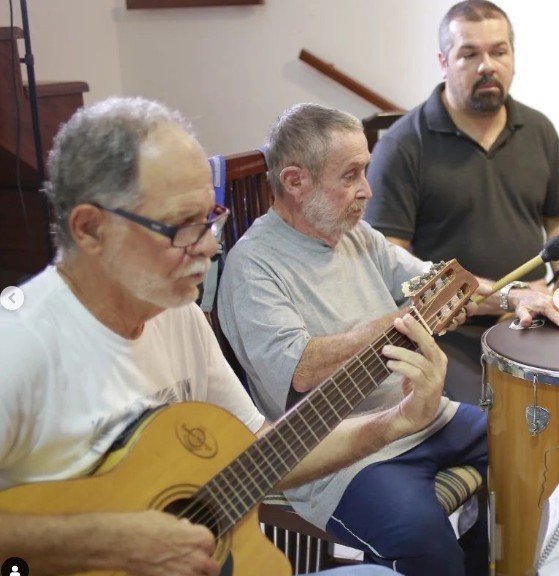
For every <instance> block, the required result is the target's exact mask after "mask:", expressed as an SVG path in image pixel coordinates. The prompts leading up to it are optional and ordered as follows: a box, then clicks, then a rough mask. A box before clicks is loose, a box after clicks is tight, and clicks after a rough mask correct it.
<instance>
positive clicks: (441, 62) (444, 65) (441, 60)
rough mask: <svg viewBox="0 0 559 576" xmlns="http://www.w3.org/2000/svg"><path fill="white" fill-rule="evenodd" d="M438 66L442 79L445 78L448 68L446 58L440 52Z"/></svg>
mask: <svg viewBox="0 0 559 576" xmlns="http://www.w3.org/2000/svg"><path fill="white" fill-rule="evenodd" d="M439 67H440V69H441V73H442V77H443V80H446V71H447V68H448V60H447V58H446V56H445V55H444V54H443V53H442V52H439Z"/></svg>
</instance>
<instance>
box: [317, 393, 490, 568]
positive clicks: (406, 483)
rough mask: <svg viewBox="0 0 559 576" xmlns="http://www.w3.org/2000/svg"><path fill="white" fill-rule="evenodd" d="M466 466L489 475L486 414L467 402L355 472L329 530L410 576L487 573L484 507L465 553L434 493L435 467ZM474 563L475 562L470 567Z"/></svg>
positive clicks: (373, 558)
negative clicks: (434, 428) (424, 436)
mask: <svg viewBox="0 0 559 576" xmlns="http://www.w3.org/2000/svg"><path fill="white" fill-rule="evenodd" d="M461 464H470V465H472V466H474V467H475V468H476V469H477V470H479V471H480V473H481V474H482V475H483V476H484V477H485V475H486V469H487V436H486V417H485V414H484V413H483V412H482V411H481V410H480V409H479V408H478V407H477V406H473V405H469V404H461V405H460V407H459V408H458V412H457V413H456V415H455V416H454V418H453V419H452V420H451V421H450V422H449V423H448V424H447V425H446V426H445V427H444V428H442V429H441V430H439V431H438V432H437V433H436V434H434V435H433V436H431V437H430V438H429V439H428V440H426V441H425V442H423V443H422V444H421V445H419V446H417V447H416V448H414V449H412V450H410V451H409V452H406V453H405V454H402V455H400V456H398V457H396V458H393V459H392V460H388V461H386V462H380V463H378V464H372V465H370V466H368V467H367V468H365V469H363V470H362V471H361V472H360V473H359V474H357V475H356V476H355V478H354V479H353V480H352V481H351V483H350V484H349V486H348V487H347V489H346V491H345V492H344V495H343V496H342V498H341V500H340V502H339V504H338V506H337V508H336V510H335V511H334V514H333V515H332V517H331V518H330V520H329V521H328V524H327V526H326V529H327V531H328V532H330V533H331V534H334V535H335V536H337V537H338V538H339V539H340V540H342V541H343V542H345V543H347V545H348V546H352V547H353V548H357V549H359V550H363V552H364V553H365V559H366V561H368V562H371V563H375V564H379V565H382V566H387V567H389V568H392V569H394V570H397V571H398V572H400V573H401V574H404V575H406V576H435V575H436V576H465V575H466V574H470V573H471V574H476V576H483V574H484V572H486V570H487V524H486V509H485V506H482V507H480V513H482V519H481V520H478V522H477V525H476V526H474V527H472V528H471V530H470V532H472V534H473V536H472V534H469V533H466V535H467V536H468V545H469V548H470V549H469V550H468V551H464V550H463V549H462V547H461V545H460V543H459V542H458V541H457V539H456V536H455V533H454V530H453V528H452V525H451V524H450V521H449V519H448V517H447V515H446V513H445V511H444V510H443V508H442V507H441V505H440V504H439V502H438V500H437V498H436V496H435V475H436V474H437V472H438V471H439V470H442V469H444V468H448V467H450V466H456V465H461ZM468 565H469V566H472V567H473V568H472V569H471V570H468V571H467V570H466V566H468ZM480 567H481V568H480Z"/></svg>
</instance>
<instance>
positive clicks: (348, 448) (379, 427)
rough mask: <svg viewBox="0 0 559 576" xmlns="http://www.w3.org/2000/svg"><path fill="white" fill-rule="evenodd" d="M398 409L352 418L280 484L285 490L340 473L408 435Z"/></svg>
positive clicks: (336, 429)
mask: <svg viewBox="0 0 559 576" xmlns="http://www.w3.org/2000/svg"><path fill="white" fill-rule="evenodd" d="M405 426H406V424H405V421H404V419H403V418H401V417H400V415H399V408H398V407H397V406H396V407H394V408H391V409H390V410H387V411H384V412H379V413H377V414H375V415H374V416H372V417H371V416H370V415H368V416H358V417H355V418H348V419H346V420H344V421H343V422H342V423H341V424H339V425H338V426H337V427H336V428H335V429H334V430H333V431H332V432H331V433H330V434H329V435H328V436H327V437H326V438H325V439H324V440H323V441H322V442H321V443H320V444H319V445H318V446H317V447H316V448H315V449H314V450H312V452H310V453H309V454H308V456H306V457H305V458H304V459H303V460H302V461H301V462H300V464H299V465H298V466H296V467H295V468H294V469H293V470H292V471H291V472H290V473H289V474H288V475H287V476H286V477H285V478H284V479H283V480H282V481H281V482H280V484H279V485H278V488H279V489H281V490H284V489H286V488H292V487H294V486H300V485H301V484H305V483H306V482H310V481H312V480H315V479H317V478H322V477H323V476H326V475H327V474H331V473H332V472H336V471H337V470H340V469H341V468H345V467H346V466H349V465H350V464H353V463H354V462H356V461H357V460H360V459H361V458H363V457H365V456H367V455H369V454H372V453H374V452H376V451H377V450H379V449H380V448H382V447H383V446H386V444H389V443H390V442H392V441H393V440H395V439H396V438H399V437H400V436H402V435H404V434H405V430H406V427H405Z"/></svg>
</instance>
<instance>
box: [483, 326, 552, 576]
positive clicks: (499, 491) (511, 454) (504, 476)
mask: <svg viewBox="0 0 559 576" xmlns="http://www.w3.org/2000/svg"><path fill="white" fill-rule="evenodd" d="M542 348H544V350H542ZM482 350H483V361H484V365H485V367H484V379H483V388H484V390H483V392H482V403H485V402H486V401H487V400H489V404H490V407H489V410H488V418H487V423H488V450H489V470H488V491H489V508H490V510H489V516H490V548H491V551H492V556H493V559H494V567H495V572H494V573H495V574H497V575H499V576H525V575H527V574H531V573H533V572H532V570H533V566H534V555H535V550H536V544H537V539H538V531H539V525H540V519H541V510H542V506H543V503H544V501H545V499H546V498H547V497H549V495H550V494H551V492H552V491H553V489H554V488H555V486H556V485H557V484H558V483H559V370H557V371H555V370H554V362H556V361H557V360H558V359H559V330H557V329H556V328H554V327H551V326H549V325H545V324H544V325H542V326H541V327H539V328H532V329H529V330H523V331H519V330H514V329H511V327H510V323H507V324H505V323H501V324H498V325H496V326H494V327H492V328H490V329H489V330H488V331H487V332H485V334H484V335H483V337H482ZM536 350H537V352H536ZM507 354H509V355H510V356H511V357H507ZM531 357H533V358H535V359H536V361H537V364H536V363H531ZM542 365H543V367H542ZM534 406H537V407H539V408H543V409H544V410H546V411H547V413H548V415H549V422H548V424H547V426H546V427H545V428H544V429H543V430H541V431H539V432H538V433H534V431H533V430H532V429H531V427H530V424H531V423H533V420H532V415H531V413H530V412H529V410H530V409H531V408H532V407H534ZM527 410H528V412H527Z"/></svg>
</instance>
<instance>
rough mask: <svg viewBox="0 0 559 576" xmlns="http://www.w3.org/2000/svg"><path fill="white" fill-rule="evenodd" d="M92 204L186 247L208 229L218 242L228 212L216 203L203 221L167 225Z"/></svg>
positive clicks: (176, 244) (174, 244) (123, 211)
mask: <svg viewBox="0 0 559 576" xmlns="http://www.w3.org/2000/svg"><path fill="white" fill-rule="evenodd" d="M92 204H93V206H96V207H97V208H100V209H101V210H106V211H107V212H112V213H113V214H118V216H121V217H122V218H126V219H127V220H130V221H131V222H135V223H136V224H139V225H140V226H143V227H144V228H147V229H148V230H151V231H152V232H156V233H157V234H161V235H162V236H165V237H167V238H169V239H170V240H171V244H172V245H173V246H175V247H176V248H188V247H189V246H193V245H194V244H196V243H197V242H198V241H200V240H201V239H202V237H203V236H204V234H205V233H206V232H207V231H208V230H210V231H211V233H212V235H213V237H214V238H215V239H216V240H217V241H218V242H220V241H221V233H222V232H223V227H224V226H225V222H227V218H228V216H229V213H230V210H229V208H226V207H225V206H221V205H220V204H216V205H215V206H214V209H213V211H212V212H211V213H210V214H209V215H208V219H207V220H206V221H205V222H194V223H192V224H184V225H182V226H169V225H168V224H163V222H157V220H151V219H150V218H146V217H145V216H140V215H139V214H134V212H128V210H123V209H122V208H106V207H105V206H101V205H100V204H95V203H92Z"/></svg>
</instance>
